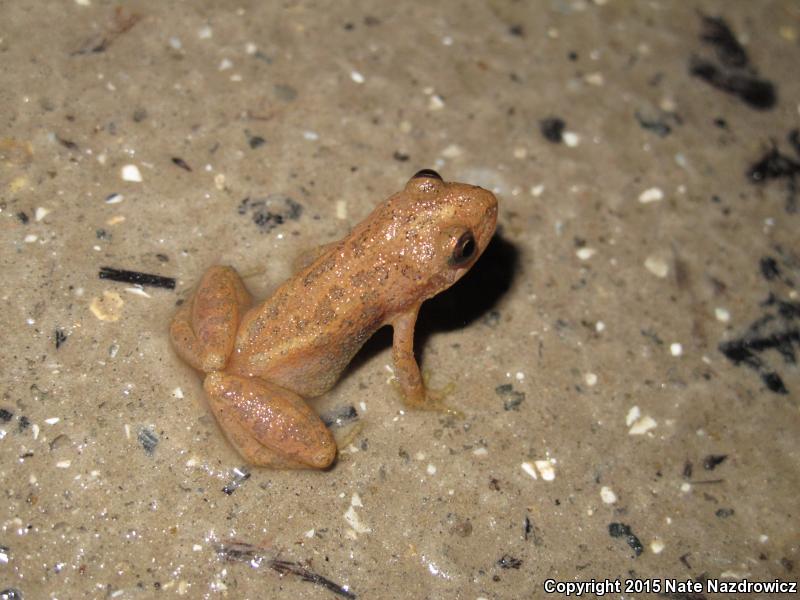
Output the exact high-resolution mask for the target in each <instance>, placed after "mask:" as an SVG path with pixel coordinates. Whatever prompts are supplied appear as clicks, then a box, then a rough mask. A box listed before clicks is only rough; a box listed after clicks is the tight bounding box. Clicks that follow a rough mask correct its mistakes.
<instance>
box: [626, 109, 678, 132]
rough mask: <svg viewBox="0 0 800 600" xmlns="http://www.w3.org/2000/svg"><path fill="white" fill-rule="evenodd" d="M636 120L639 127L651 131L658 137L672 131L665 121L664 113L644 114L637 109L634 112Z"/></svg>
mask: <svg viewBox="0 0 800 600" xmlns="http://www.w3.org/2000/svg"><path fill="white" fill-rule="evenodd" d="M635 116H636V120H637V121H638V122H639V127H641V128H642V129H646V130H648V131H652V132H653V133H655V134H656V135H657V136H658V137H667V136H668V135H669V134H670V133H672V127H671V126H670V124H669V123H668V122H667V120H668V119H667V115H666V113H664V114H660V115H653V116H650V115H645V114H643V113H641V112H639V111H638V110H637V111H636V113H635Z"/></svg>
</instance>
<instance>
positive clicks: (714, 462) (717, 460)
mask: <svg viewBox="0 0 800 600" xmlns="http://www.w3.org/2000/svg"><path fill="white" fill-rule="evenodd" d="M726 458H728V455H727V454H709V455H708V456H706V457H705V458H704V459H703V468H704V469H705V470H706V471H713V470H714V469H716V468H717V467H718V466H719V465H721V464H722V463H724V462H725V459H726Z"/></svg>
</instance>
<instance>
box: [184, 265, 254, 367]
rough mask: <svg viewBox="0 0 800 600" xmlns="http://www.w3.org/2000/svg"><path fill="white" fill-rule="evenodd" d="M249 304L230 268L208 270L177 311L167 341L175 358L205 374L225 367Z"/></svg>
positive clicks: (233, 271)
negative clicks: (177, 355)
mask: <svg viewBox="0 0 800 600" xmlns="http://www.w3.org/2000/svg"><path fill="white" fill-rule="evenodd" d="M251 303H252V298H251V296H250V294H249V292H248V291H247V289H245V287H244V283H243V282H242V278H241V277H239V274H238V273H237V272H236V271H235V270H234V269H233V268H231V267H224V266H219V265H218V266H214V267H211V268H210V269H208V270H207V271H206V272H205V274H204V275H203V278H202V279H201V280H200V283H199V284H198V286H197V290H196V291H195V293H194V295H193V296H192V298H191V299H190V300H189V301H188V302H185V303H184V305H183V306H182V307H181V308H180V309H179V310H178V313H177V314H176V315H175V318H174V319H173V320H172V324H171V326H170V337H171V338H172V343H173V345H174V346H175V349H176V350H177V351H178V354H180V356H181V357H182V358H183V359H184V360H186V362H188V363H189V364H190V365H192V366H193V367H194V368H195V369H198V370H200V371H204V372H206V373H208V372H210V371H215V370H218V369H222V368H224V367H225V364H226V363H227V361H228V357H229V356H230V354H231V352H232V351H233V344H234V342H235V340H236V332H237V330H238V328H239V320H240V319H241V315H242V314H243V313H244V311H246V310H247V308H248V307H249V306H250V304H251Z"/></svg>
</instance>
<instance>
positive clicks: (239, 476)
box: [222, 467, 250, 496]
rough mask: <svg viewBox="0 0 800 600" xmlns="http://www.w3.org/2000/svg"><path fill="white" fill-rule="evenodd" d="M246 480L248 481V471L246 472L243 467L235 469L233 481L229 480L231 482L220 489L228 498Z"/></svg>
mask: <svg viewBox="0 0 800 600" xmlns="http://www.w3.org/2000/svg"><path fill="white" fill-rule="evenodd" d="M248 479H250V471H248V470H247V469H246V468H245V467H237V468H235V469H234V470H233V479H231V481H230V482H229V483H228V484H227V485H226V486H225V487H224V488H222V491H223V492H224V493H226V494H228V496H230V495H231V494H232V493H233V492H235V491H236V490H238V489H239V488H240V487H241V486H242V484H243V483H244V482H245V481H247V480H248Z"/></svg>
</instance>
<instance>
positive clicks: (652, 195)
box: [639, 187, 664, 204]
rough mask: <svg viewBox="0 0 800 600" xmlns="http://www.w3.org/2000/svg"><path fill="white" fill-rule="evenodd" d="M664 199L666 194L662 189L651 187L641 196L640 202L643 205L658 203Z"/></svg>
mask: <svg viewBox="0 0 800 600" xmlns="http://www.w3.org/2000/svg"><path fill="white" fill-rule="evenodd" d="M663 199H664V192H663V191H661V188H657V187H651V188H648V189H646V190H645V191H643V192H642V193H641V194H639V202H641V203H642V204H649V203H651V202H658V201H659V200H663Z"/></svg>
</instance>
